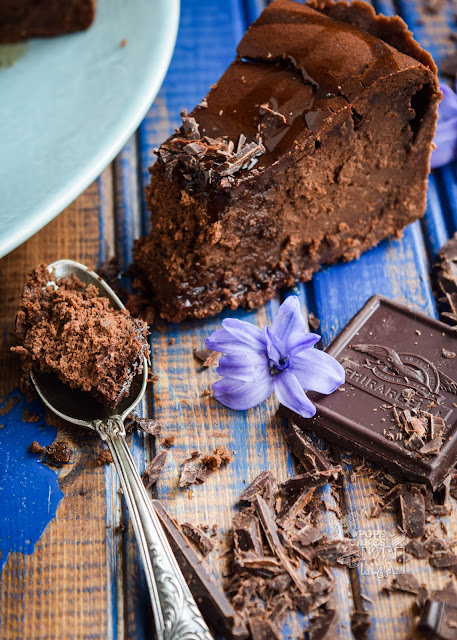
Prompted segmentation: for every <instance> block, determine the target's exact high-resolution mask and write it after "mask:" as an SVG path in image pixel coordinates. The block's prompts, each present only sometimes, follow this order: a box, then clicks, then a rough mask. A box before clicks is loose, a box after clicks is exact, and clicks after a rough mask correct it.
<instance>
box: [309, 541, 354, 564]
mask: <svg viewBox="0 0 457 640" xmlns="http://www.w3.org/2000/svg"><path fill="white" fill-rule="evenodd" d="M314 553H315V555H316V557H317V558H319V560H321V562H323V563H324V564H330V565H334V566H336V567H337V566H338V565H341V564H346V565H348V566H350V567H354V566H357V565H358V564H359V563H360V560H361V550H360V547H356V546H355V545H354V544H353V543H352V542H350V541H348V540H329V541H327V542H322V543H321V544H319V545H318V546H317V547H316V548H315V549H314Z"/></svg>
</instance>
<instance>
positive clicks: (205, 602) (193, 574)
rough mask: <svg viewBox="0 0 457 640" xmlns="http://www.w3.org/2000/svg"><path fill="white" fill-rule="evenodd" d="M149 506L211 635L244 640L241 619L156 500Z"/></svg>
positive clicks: (246, 631) (245, 631)
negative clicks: (152, 509) (158, 522)
mask: <svg viewBox="0 0 457 640" xmlns="http://www.w3.org/2000/svg"><path fill="white" fill-rule="evenodd" d="M152 504H153V505H154V508H155V510H156V513H157V515H158V516H159V519H160V522H161V523H162V526H163V529H164V531H165V533H166V536H167V538H168V542H169V543H170V546H171V548H172V550H173V553H174V554H175V557H176V560H177V561H178V564H179V566H180V568H181V571H182V573H183V576H184V578H185V580H186V582H187V584H188V585H189V589H190V590H191V592H192V595H193V596H194V598H195V602H196V603H197V605H198V607H199V609H200V611H201V612H202V615H203V617H204V618H205V620H206V623H207V624H208V625H209V626H210V627H211V629H212V630H213V631H214V632H217V633H218V634H221V635H222V636H223V637H224V638H232V639H236V640H245V638H248V637H249V633H248V630H247V629H246V626H245V625H244V623H243V621H242V619H241V617H240V616H239V615H238V613H237V612H236V611H235V609H234V608H233V607H232V605H231V604H230V602H229V601H228V599H227V597H226V595H225V594H224V592H223V591H222V590H221V589H220V588H219V587H218V586H217V584H216V583H215V582H214V580H213V579H212V578H211V577H210V576H209V574H208V573H207V571H206V570H205V568H204V567H203V565H202V563H201V561H200V560H199V558H198V557H197V555H196V554H195V552H194V550H193V549H192V548H191V546H190V544H189V542H188V541H187V540H186V538H185V537H184V535H183V533H182V531H181V529H180V527H179V525H178V524H177V523H176V522H175V521H174V520H173V518H171V516H169V515H168V513H167V512H166V511H165V509H164V508H163V505H162V503H161V502H160V501H159V500H153V501H152Z"/></svg>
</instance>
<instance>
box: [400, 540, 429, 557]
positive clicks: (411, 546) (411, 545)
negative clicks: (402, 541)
mask: <svg viewBox="0 0 457 640" xmlns="http://www.w3.org/2000/svg"><path fill="white" fill-rule="evenodd" d="M405 551H406V552H407V553H409V554H410V555H412V556H413V557H414V558H428V551H427V549H426V548H425V546H424V543H423V542H420V540H417V539H415V538H413V539H412V540H409V541H408V543H407V544H406V546H405Z"/></svg>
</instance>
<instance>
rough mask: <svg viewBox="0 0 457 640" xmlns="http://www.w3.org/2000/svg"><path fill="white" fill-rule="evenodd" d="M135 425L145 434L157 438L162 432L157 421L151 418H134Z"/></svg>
mask: <svg viewBox="0 0 457 640" xmlns="http://www.w3.org/2000/svg"><path fill="white" fill-rule="evenodd" d="M135 422H136V424H137V425H138V426H139V428H140V429H141V430H142V431H144V432H145V433H149V435H151V436H159V435H160V434H161V432H162V425H161V424H160V422H159V421H158V420H153V419H152V418H135Z"/></svg>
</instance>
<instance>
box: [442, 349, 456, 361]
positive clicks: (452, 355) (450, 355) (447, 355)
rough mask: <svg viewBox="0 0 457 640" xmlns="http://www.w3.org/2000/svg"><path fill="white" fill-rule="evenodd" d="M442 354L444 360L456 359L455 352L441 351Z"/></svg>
mask: <svg viewBox="0 0 457 640" xmlns="http://www.w3.org/2000/svg"><path fill="white" fill-rule="evenodd" d="M441 354H442V355H443V358H450V359H451V358H455V352H454V351H448V350H447V349H444V347H443V349H441Z"/></svg>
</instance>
